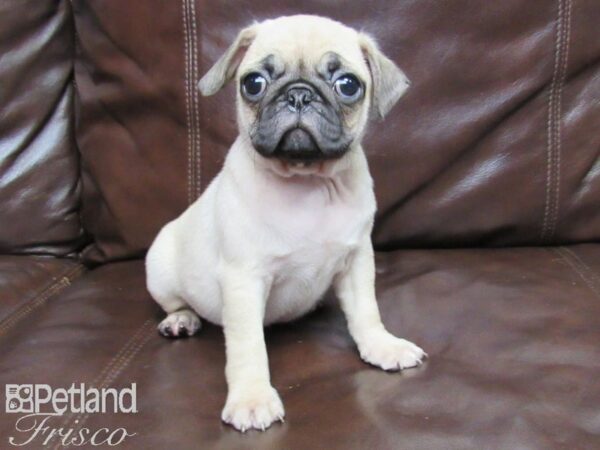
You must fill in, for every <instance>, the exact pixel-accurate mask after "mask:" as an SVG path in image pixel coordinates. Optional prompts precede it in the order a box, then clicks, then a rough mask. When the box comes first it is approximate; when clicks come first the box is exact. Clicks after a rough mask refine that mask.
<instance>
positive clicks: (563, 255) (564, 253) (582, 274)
mask: <svg viewBox="0 0 600 450" xmlns="http://www.w3.org/2000/svg"><path fill="white" fill-rule="evenodd" d="M553 251H554V252H555V253H556V254H557V255H559V256H560V257H561V259H562V260H563V261H565V262H566V263H567V264H568V265H569V267H571V269H573V271H574V272H575V273H576V274H578V275H579V277H580V278H581V279H582V280H583V281H584V283H585V284H586V285H587V286H588V288H590V290H591V291H592V292H593V293H594V294H596V296H597V297H599V298H600V289H599V288H598V287H597V286H596V285H595V284H594V282H593V281H592V280H590V279H589V278H588V276H586V274H585V272H584V271H583V270H582V269H581V267H579V265H578V264H577V261H576V260H575V259H572V258H571V257H570V256H569V253H568V250H567V249H566V248H564V247H559V248H555V249H553ZM577 259H579V258H577ZM579 260H580V259H579ZM580 261H581V260H580ZM586 267H587V266H586Z"/></svg>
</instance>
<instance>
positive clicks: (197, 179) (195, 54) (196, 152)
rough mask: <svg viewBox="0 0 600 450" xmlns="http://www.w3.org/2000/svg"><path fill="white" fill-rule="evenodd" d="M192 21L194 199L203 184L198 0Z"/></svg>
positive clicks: (192, 4) (193, 4)
mask: <svg viewBox="0 0 600 450" xmlns="http://www.w3.org/2000/svg"><path fill="white" fill-rule="evenodd" d="M190 5H191V11H190V13H191V14H190V15H191V22H192V37H191V40H192V83H191V86H190V87H191V92H192V99H193V100H194V102H193V105H194V118H193V120H194V123H193V126H194V131H195V140H194V144H195V146H194V157H195V160H194V173H195V179H194V187H195V188H196V189H195V191H194V200H195V199H196V198H198V197H199V196H200V190H201V188H200V186H201V159H200V158H201V156H200V149H201V147H200V124H199V120H200V112H199V110H200V106H199V104H198V103H199V99H198V89H197V88H196V83H197V82H198V32H197V27H196V1H195V0H191V1H190Z"/></svg>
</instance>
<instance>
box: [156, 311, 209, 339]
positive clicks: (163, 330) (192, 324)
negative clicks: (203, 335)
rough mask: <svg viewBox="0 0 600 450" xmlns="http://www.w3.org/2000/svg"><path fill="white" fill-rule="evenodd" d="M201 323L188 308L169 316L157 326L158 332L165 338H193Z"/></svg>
mask: <svg viewBox="0 0 600 450" xmlns="http://www.w3.org/2000/svg"><path fill="white" fill-rule="evenodd" d="M201 325H202V323H201V322H200V317H198V314H196V313H195V312H194V311H192V310H191V309H190V308H188V307H184V308H182V309H179V310H177V311H174V312H172V313H171V314H169V315H168V316H167V317H166V318H165V319H164V320H163V321H162V322H161V323H159V324H158V332H159V333H160V334H162V335H163V336H165V337H170V338H180V337H187V336H193V335H194V334H196V333H197V332H198V330H199V329H200V326H201Z"/></svg>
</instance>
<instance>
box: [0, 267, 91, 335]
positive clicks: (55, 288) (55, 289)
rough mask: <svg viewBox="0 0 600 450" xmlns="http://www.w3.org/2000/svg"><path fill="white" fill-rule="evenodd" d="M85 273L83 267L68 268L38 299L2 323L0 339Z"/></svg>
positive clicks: (0, 324) (31, 301) (35, 298)
mask: <svg viewBox="0 0 600 450" xmlns="http://www.w3.org/2000/svg"><path fill="white" fill-rule="evenodd" d="M84 272H85V267H84V266H82V265H77V266H75V267H72V268H68V269H66V270H65V271H64V272H62V273H61V274H59V275H58V277H59V279H58V281H55V282H54V283H52V284H51V285H50V286H48V287H46V288H45V289H44V290H42V291H41V292H40V293H38V294H37V296H36V297H34V298H33V299H32V300H30V301H28V302H27V303H25V305H23V306H22V307H20V308H19V309H17V310H16V311H14V312H13V313H12V314H10V315H9V316H8V317H6V319H4V320H3V321H1V322H0V337H1V336H3V335H5V334H6V332H7V331H9V330H10V329H11V328H13V327H14V326H15V325H16V324H17V323H19V322H20V321H21V320H23V319H24V318H25V317H27V316H28V315H29V314H30V313H32V312H33V311H35V310H36V309H38V308H39V307H40V306H42V305H43V304H44V303H46V301H48V299H50V297H52V296H53V295H55V294H58V293H59V292H61V291H62V290H63V289H65V288H67V287H69V286H70V285H71V283H72V282H73V281H74V280H75V279H77V278H78V277H79V276H80V275H82V274H83V273H84Z"/></svg>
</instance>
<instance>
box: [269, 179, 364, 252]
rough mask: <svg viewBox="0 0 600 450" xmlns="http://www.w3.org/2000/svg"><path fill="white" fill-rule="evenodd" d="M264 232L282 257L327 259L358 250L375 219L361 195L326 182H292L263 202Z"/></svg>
mask: <svg viewBox="0 0 600 450" xmlns="http://www.w3.org/2000/svg"><path fill="white" fill-rule="evenodd" d="M258 214H259V216H260V218H259V220H260V221H261V222H262V226H261V228H263V229H264V230H266V231H267V233H269V236H267V238H268V239H267V240H268V242H269V244H270V246H271V247H272V248H271V249H270V250H272V252H273V256H274V257H275V258H276V259H280V260H281V259H283V260H285V259H288V258H286V257H287V256H289V257H290V258H289V259H290V260H291V261H292V262H295V261H298V260H303V259H307V258H308V259H311V258H313V257H314V258H317V259H322V258H324V257H326V256H327V255H329V256H335V254H337V253H345V252H347V251H348V250H352V249H353V248H355V247H356V246H357V245H358V244H359V242H360V240H361V239H362V238H363V236H364V233H365V232H366V230H367V228H368V225H369V224H370V221H371V219H372V210H371V208H370V207H369V205H368V202H366V201H365V198H364V196H363V195H361V193H359V192H353V191H350V190H348V189H346V188H345V187H344V186H342V185H341V183H336V182H335V181H331V180H323V181H320V182H319V183H314V182H312V183H310V182H307V181H306V180H297V181H288V182H286V183H281V184H279V185H275V186H272V189H270V190H268V191H267V192H265V194H264V195H263V196H262V200H261V202H260V207H259V211H258Z"/></svg>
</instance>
